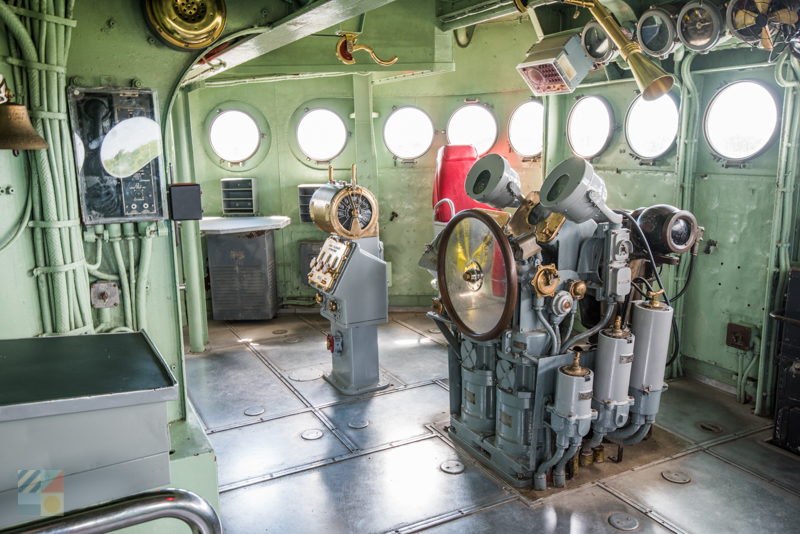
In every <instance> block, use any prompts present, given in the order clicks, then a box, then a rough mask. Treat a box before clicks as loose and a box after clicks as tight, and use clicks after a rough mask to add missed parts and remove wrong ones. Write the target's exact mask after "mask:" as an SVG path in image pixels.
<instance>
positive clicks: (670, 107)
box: [625, 94, 679, 160]
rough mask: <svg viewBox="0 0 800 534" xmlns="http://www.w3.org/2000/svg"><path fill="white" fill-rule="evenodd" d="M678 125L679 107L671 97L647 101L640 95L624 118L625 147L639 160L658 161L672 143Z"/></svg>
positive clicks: (664, 96)
mask: <svg viewBox="0 0 800 534" xmlns="http://www.w3.org/2000/svg"><path fill="white" fill-rule="evenodd" d="M678 122H679V114H678V105H677V104H676V103H675V99H674V98H673V97H672V96H671V95H670V94H666V95H663V96H661V97H659V98H657V99H655V100H649V101H648V100H645V99H644V98H642V96H641V95H639V96H637V97H636V99H635V100H634V101H633V103H632V104H631V107H630V108H629V109H628V115H627V117H625V138H626V139H627V141H628V146H630V147H631V150H633V153H634V154H636V155H637V156H639V157H640V158H642V159H646V160H654V159H656V158H659V157H661V156H663V155H664V154H666V153H667V151H669V149H670V148H672V145H673V144H674V143H675V138H676V137H677V136H678Z"/></svg>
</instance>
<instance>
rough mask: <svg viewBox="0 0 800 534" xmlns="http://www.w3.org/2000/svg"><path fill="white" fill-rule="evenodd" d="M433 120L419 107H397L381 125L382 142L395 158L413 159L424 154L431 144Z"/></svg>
mask: <svg viewBox="0 0 800 534" xmlns="http://www.w3.org/2000/svg"><path fill="white" fill-rule="evenodd" d="M433 134H434V128H433V121H431V118H430V117H429V116H428V114H427V113H425V112H424V111H422V110H421V109H419V108H415V107H412V106H405V107H401V108H397V109H395V110H394V111H392V113H391V114H390V115H389V118H388V119H386V124H385V125H384V126H383V142H384V143H386V148H388V149H389V152H391V153H392V154H394V155H395V156H396V157H397V158H399V159H403V160H413V159H417V158H418V157H420V156H422V155H423V154H425V152H427V151H428V149H429V148H430V147H431V145H432V144H433Z"/></svg>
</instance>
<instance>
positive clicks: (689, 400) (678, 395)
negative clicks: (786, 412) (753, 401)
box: [656, 379, 769, 443]
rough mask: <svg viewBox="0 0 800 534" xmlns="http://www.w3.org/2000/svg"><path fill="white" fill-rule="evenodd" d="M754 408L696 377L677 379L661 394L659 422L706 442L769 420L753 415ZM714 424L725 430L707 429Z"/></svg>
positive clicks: (688, 436)
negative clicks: (693, 378) (696, 379)
mask: <svg viewBox="0 0 800 534" xmlns="http://www.w3.org/2000/svg"><path fill="white" fill-rule="evenodd" d="M751 409H752V408H751V407H750V406H747V405H743V404H739V403H737V402H736V398H735V397H734V396H733V395H730V394H728V393H725V392H723V391H720V390H717V389H714V388H712V387H709V386H706V385H703V384H700V383H698V382H695V381H694V380H689V379H681V380H673V381H671V382H669V389H668V390H667V391H665V392H664V394H663V396H662V397H661V410H660V411H659V413H658V416H657V417H656V424H657V425H659V426H661V427H663V428H666V429H667V430H669V431H670V432H674V433H676V434H678V435H680V436H683V437H685V438H686V439H688V440H689V441H691V442H692V443H704V442H707V441H711V440H716V439H719V438H722V437H724V436H729V435H732V434H735V433H737V432H743V431H747V430H756V429H758V428H761V427H763V426H764V425H765V424H768V423H769V420H767V419H764V418H761V417H756V416H755V415H753V414H752V413H751ZM703 423H706V424H705V425H703ZM711 425H716V426H718V427H719V429H721V432H714V431H713V430H711V429H704V428H703V427H709V428H711Z"/></svg>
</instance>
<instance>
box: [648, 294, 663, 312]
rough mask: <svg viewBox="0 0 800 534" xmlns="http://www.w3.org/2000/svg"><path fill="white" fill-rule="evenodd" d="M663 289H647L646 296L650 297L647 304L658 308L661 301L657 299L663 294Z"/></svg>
mask: <svg viewBox="0 0 800 534" xmlns="http://www.w3.org/2000/svg"><path fill="white" fill-rule="evenodd" d="M663 294H664V290H663V289H659V290H658V291H648V292H647V296H648V297H650V302H649V305H650V307H652V308H659V307H661V306H662V304H661V302H660V301H659V300H658V296H659V295H663Z"/></svg>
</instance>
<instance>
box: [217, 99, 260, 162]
mask: <svg viewBox="0 0 800 534" xmlns="http://www.w3.org/2000/svg"><path fill="white" fill-rule="evenodd" d="M208 139H209V141H210V142H211V149H212V150H213V151H214V153H215V154H216V155H217V156H219V157H220V159H222V160H224V161H227V162H230V163H241V162H243V161H246V160H247V159H249V158H251V157H252V156H253V154H255V153H256V151H257V150H258V146H259V144H261V132H260V131H259V129H258V125H257V124H256V121H255V120H254V119H253V117H251V116H250V115H248V114H247V113H245V112H244V111H239V110H235V109H231V110H228V111H223V112H222V113H220V114H219V115H217V116H216V118H215V119H214V120H213V122H212V123H211V128H210V129H209V132H208Z"/></svg>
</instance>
